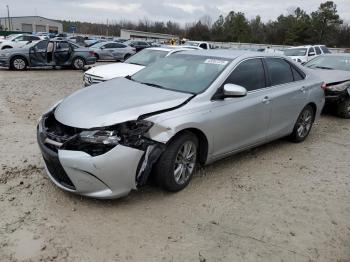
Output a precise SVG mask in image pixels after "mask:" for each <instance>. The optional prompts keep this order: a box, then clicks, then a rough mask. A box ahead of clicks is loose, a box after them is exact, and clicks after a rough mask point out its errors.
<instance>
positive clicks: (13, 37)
mask: <svg viewBox="0 0 350 262" xmlns="http://www.w3.org/2000/svg"><path fill="white" fill-rule="evenodd" d="M17 36H21V34H12V35H8V36H7V37H6V38H7V40H12V39H15V38H16V37H17Z"/></svg>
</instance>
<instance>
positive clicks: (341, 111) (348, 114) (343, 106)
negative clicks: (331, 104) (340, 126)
mask: <svg viewBox="0 0 350 262" xmlns="http://www.w3.org/2000/svg"><path fill="white" fill-rule="evenodd" d="M337 114H338V116H340V117H343V118H350V98H349V97H348V98H347V99H345V100H344V101H342V102H341V103H340V104H339V105H338V107H337Z"/></svg>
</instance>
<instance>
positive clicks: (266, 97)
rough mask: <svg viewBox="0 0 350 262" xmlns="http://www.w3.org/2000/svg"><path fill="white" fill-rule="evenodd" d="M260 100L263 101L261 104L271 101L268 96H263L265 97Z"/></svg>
mask: <svg viewBox="0 0 350 262" xmlns="http://www.w3.org/2000/svg"><path fill="white" fill-rule="evenodd" d="M262 102H263V104H269V103H270V102H271V99H270V97H268V96H265V97H264V98H263V100H262Z"/></svg>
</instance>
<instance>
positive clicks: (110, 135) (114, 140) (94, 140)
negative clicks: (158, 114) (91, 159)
mask: <svg viewBox="0 0 350 262" xmlns="http://www.w3.org/2000/svg"><path fill="white" fill-rule="evenodd" d="M152 126H153V123H152V122H149V121H146V120H135V121H128V122H125V123H121V124H117V125H114V126H110V127H104V128H100V129H94V130H84V131H82V132H80V133H79V135H78V136H77V137H76V138H75V139H72V140H71V141H69V142H68V143H67V144H66V147H67V149H69V150H81V151H84V152H86V153H88V154H90V155H92V156H97V155H102V154H104V153H106V152H108V151H109V150H111V149H112V148H113V147H115V146H116V145H118V144H120V145H123V146H128V147H132V148H136V149H139V150H146V149H147V147H148V145H149V143H150V142H149V139H148V138H146V137H145V136H144V135H145V133H146V132H147V131H148V130H149V129H150V128H151V127H152Z"/></svg>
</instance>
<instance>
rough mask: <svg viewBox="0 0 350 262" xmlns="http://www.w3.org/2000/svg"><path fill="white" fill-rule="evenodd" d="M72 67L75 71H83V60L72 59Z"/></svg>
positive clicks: (78, 58)
mask: <svg viewBox="0 0 350 262" xmlns="http://www.w3.org/2000/svg"><path fill="white" fill-rule="evenodd" d="M72 67H73V69H75V70H80V69H84V67H85V60H84V59H83V58H81V57H76V58H74V60H73V62H72Z"/></svg>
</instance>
